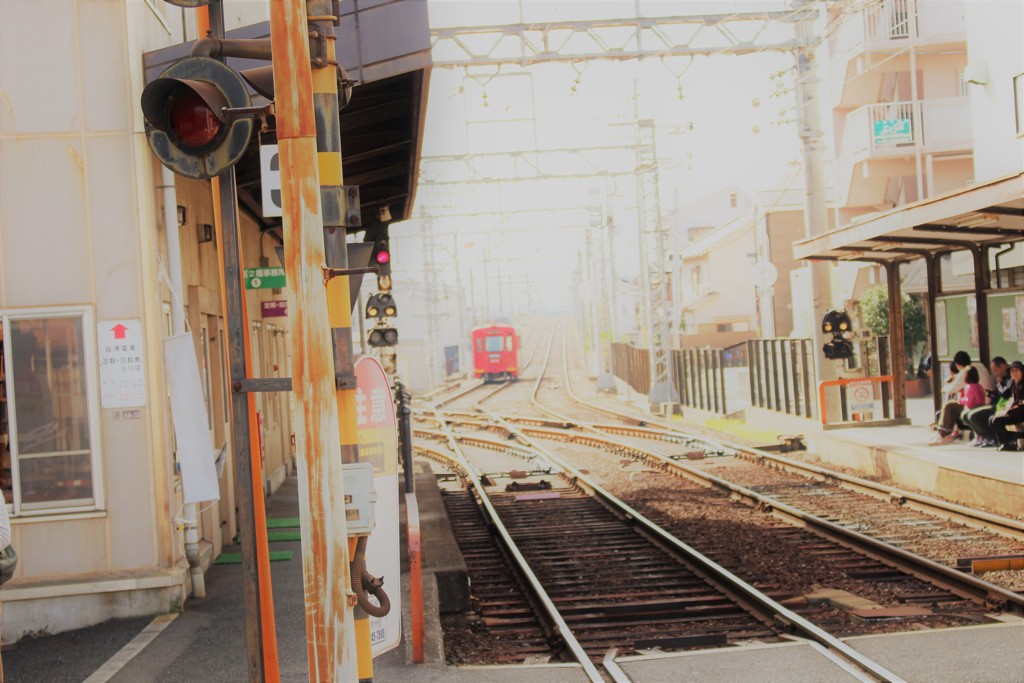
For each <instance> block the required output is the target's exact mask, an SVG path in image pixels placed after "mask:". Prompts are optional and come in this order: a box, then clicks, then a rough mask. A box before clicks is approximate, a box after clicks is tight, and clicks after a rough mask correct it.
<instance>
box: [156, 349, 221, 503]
mask: <svg viewBox="0 0 1024 683" xmlns="http://www.w3.org/2000/svg"><path fill="white" fill-rule="evenodd" d="M164 360H165V362H166V363H167V393H168V394H170V398H171V417H172V418H173V422H174V439H175V444H176V446H177V450H176V455H177V457H178V465H179V467H181V488H182V492H183V493H184V501H185V502H186V503H201V502H203V501H207V500H220V487H219V486H218V485H217V465H216V460H217V456H216V454H215V453H214V451H213V443H211V441H210V423H209V422H208V421H207V417H206V401H205V400H203V387H202V384H201V383H200V381H199V360H198V359H197V358H196V348H195V346H194V345H193V344H192V335H191V334H190V333H188V332H186V333H184V334H178V335H175V336H173V337H168V338H167V339H164Z"/></svg>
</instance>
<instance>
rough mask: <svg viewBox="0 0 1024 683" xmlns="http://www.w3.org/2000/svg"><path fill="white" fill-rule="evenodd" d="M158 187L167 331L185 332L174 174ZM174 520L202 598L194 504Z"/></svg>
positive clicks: (164, 172)
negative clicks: (168, 301)
mask: <svg viewBox="0 0 1024 683" xmlns="http://www.w3.org/2000/svg"><path fill="white" fill-rule="evenodd" d="M160 188H161V189H162V190H163V197H164V225H165V226H166V228H167V271H168V276H169V277H170V279H171V282H170V284H171V290H172V292H171V334H174V335H179V334H184V333H185V303H184V301H183V299H182V297H183V296H184V294H185V292H184V289H183V288H182V283H181V242H180V236H179V234H178V233H179V231H180V229H181V225H182V224H181V223H179V222H178V194H177V192H176V191H175V189H174V173H173V172H172V171H171V170H169V169H168V168H166V167H165V166H161V167H160ZM175 522H177V523H178V524H180V525H181V528H182V530H183V531H184V532H185V559H186V560H188V570H189V574H190V575H191V577H192V597H194V598H205V597H206V577H205V576H204V575H203V567H202V563H201V562H200V560H199V528H198V525H197V523H196V504H195V503H185V506H184V508H182V512H181V517H180V518H178V519H176V520H175Z"/></svg>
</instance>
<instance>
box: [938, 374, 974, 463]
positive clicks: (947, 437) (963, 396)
mask: <svg viewBox="0 0 1024 683" xmlns="http://www.w3.org/2000/svg"><path fill="white" fill-rule="evenodd" d="M964 375H965V377H964V379H965V382H966V384H964V386H963V388H962V389H960V395H959V397H958V399H957V401H955V402H954V401H947V402H946V404H945V405H944V406H942V417H941V419H940V421H939V436H938V437H937V438H936V439H935V440H934V441H932V442H931V443H929V444H928V445H929V446H942V445H945V444H947V443H950V442H952V441H955V440H956V439H959V438H960V428H959V419H960V415H961V414H962V413H964V412H965V411H968V410H971V409H973V408H978V407H980V406H982V405H984V404H985V390H984V389H982V388H981V384H980V383H979V382H978V370H977V368H975V367H974V366H968V367H967V368H966V372H965V373H964Z"/></svg>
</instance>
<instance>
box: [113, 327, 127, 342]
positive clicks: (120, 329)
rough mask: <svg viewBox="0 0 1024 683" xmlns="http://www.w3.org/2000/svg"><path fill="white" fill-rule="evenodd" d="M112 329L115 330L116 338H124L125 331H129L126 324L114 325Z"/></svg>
mask: <svg viewBox="0 0 1024 683" xmlns="http://www.w3.org/2000/svg"><path fill="white" fill-rule="evenodd" d="M110 329H111V330H113V332H114V339H124V333H125V332H127V331H128V328H127V327H125V326H124V325H114V326H113V327H112V328H110Z"/></svg>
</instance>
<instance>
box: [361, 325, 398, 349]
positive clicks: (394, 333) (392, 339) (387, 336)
mask: <svg viewBox="0 0 1024 683" xmlns="http://www.w3.org/2000/svg"><path fill="white" fill-rule="evenodd" d="M367 341H368V342H369V344H370V346H394V345H395V344H397V343H398V330H396V329H395V328H393V327H375V328H373V329H372V330H370V336H369V338H368V339H367Z"/></svg>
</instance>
